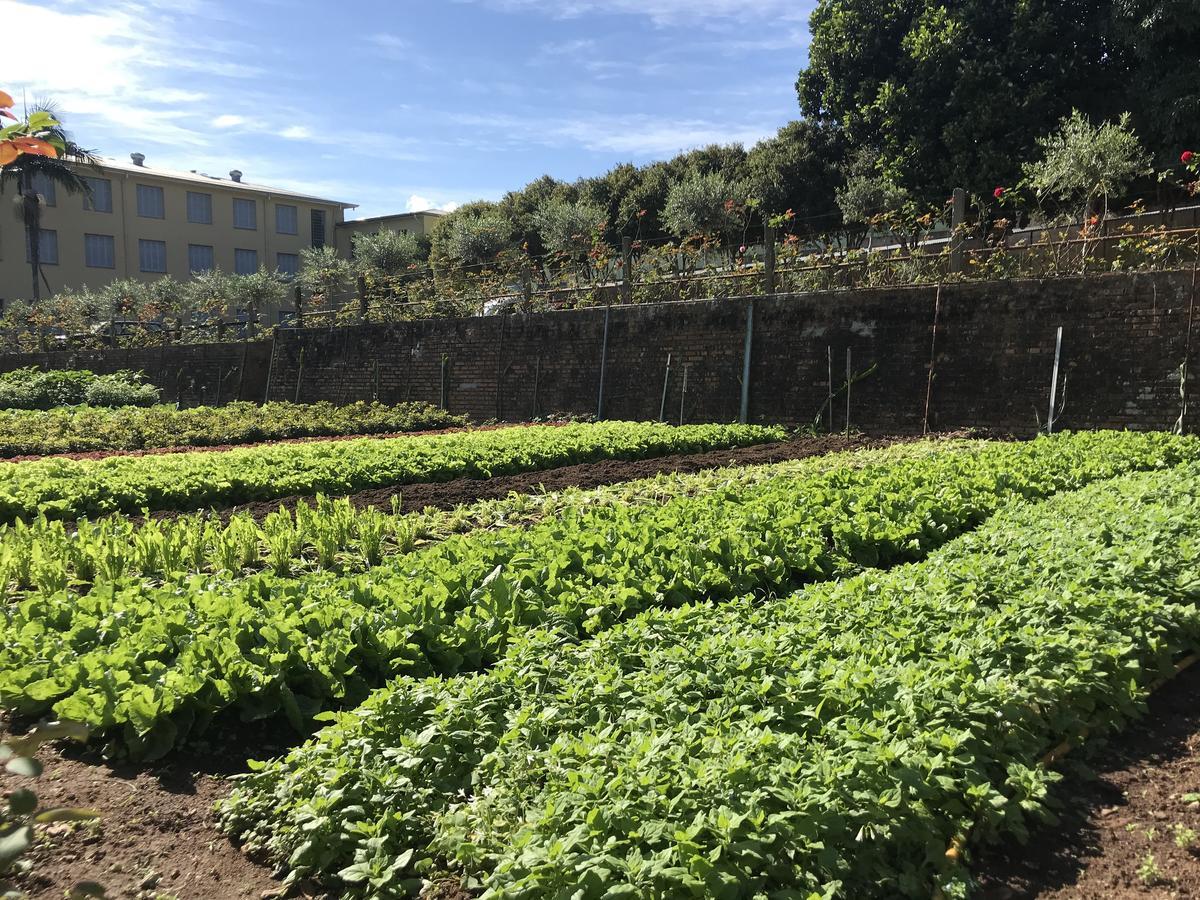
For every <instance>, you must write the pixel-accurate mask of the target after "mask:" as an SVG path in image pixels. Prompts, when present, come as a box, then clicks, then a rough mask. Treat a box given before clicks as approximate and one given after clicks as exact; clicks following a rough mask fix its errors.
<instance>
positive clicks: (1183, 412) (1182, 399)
mask: <svg viewBox="0 0 1200 900" xmlns="http://www.w3.org/2000/svg"><path fill="white" fill-rule="evenodd" d="M1195 252H1196V255H1195V257H1194V258H1193V259H1192V295H1191V299H1189V300H1188V323H1187V337H1186V338H1185V339H1184V342H1183V365H1182V366H1180V367H1179V421H1177V422H1176V423H1175V428H1174V431H1175V433H1176V434H1183V427H1184V421H1183V420H1184V419H1185V418H1186V417H1187V408H1188V360H1189V359H1190V358H1191V355H1192V320H1193V318H1194V316H1195V312H1196V272H1197V270H1198V269H1200V232H1197V233H1196V251H1195Z"/></svg>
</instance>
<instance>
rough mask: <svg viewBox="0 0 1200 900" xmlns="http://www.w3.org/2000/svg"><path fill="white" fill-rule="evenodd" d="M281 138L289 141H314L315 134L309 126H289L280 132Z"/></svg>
mask: <svg viewBox="0 0 1200 900" xmlns="http://www.w3.org/2000/svg"><path fill="white" fill-rule="evenodd" d="M279 136H280V137H284V138H287V139H288V140H289V141H307V140H312V136H313V133H312V129H311V128H309V127H308V126H307V125H289V126H288V127H287V128H285V129H283V131H281V132H279Z"/></svg>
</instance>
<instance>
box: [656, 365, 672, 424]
mask: <svg viewBox="0 0 1200 900" xmlns="http://www.w3.org/2000/svg"><path fill="white" fill-rule="evenodd" d="M670 381H671V354H670V353H668V354H667V370H666V372H664V373H663V392H662V403H660V404H659V405H658V421H660V422H665V421H667V385H668V384H669V383H670Z"/></svg>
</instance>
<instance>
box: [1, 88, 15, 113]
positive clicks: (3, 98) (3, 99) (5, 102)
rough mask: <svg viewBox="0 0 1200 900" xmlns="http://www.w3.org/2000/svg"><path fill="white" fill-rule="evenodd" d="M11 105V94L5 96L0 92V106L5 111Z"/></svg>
mask: <svg viewBox="0 0 1200 900" xmlns="http://www.w3.org/2000/svg"><path fill="white" fill-rule="evenodd" d="M12 105H13V98H12V94H7V93H5V92H4V91H0V106H3V107H4V108H5V109H8V108H9V107H10V106H12Z"/></svg>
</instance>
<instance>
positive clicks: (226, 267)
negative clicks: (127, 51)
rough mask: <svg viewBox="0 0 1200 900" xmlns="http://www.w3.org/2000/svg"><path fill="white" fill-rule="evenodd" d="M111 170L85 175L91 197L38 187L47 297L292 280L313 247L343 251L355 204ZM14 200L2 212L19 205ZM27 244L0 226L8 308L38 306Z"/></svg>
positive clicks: (133, 166) (128, 166)
mask: <svg viewBox="0 0 1200 900" xmlns="http://www.w3.org/2000/svg"><path fill="white" fill-rule="evenodd" d="M130 156H131V159H132V162H131V163H119V162H115V161H112V160H104V161H102V163H101V165H100V166H99V167H98V168H97V169H90V168H89V169H87V170H86V171H85V172H83V174H85V175H86V176H87V177H88V178H89V179H90V180H91V185H92V196H91V197H90V198H85V197H83V196H81V195H69V194H67V193H66V192H64V191H62V190H61V189H60V190H57V191H56V190H55V189H54V188H53V186H52V185H47V184H45V183H43V184H40V185H38V187H37V189H38V192H39V193H41V194H42V195H43V197H44V199H45V209H44V212H43V215H42V232H41V243H40V255H41V262H42V285H41V290H40V293H41V295H42V296H43V297H47V296H50V295H51V294H53V293H55V292H57V291H60V290H65V289H68V288H80V287H83V286H84V285H87V286H88V287H91V288H95V287H100V286H102V285H105V284H107V283H109V282H111V281H114V280H116V279H118V278H127V277H132V278H141V279H144V280H153V279H156V278H161V277H162V276H163V275H171V276H174V277H175V278H178V279H185V278H187V277H188V275H189V274H191V273H193V272H199V271H204V270H207V269H213V268H219V269H221V270H222V271H225V272H234V273H249V272H254V271H257V270H258V268H259V267H260V266H265V267H267V268H269V269H276V270H278V271H280V272H283V273H285V274H293V273H295V271H296V270H297V268H298V266H299V262H300V258H299V254H300V251H301V250H302V249H304V248H305V247H320V246H324V245H330V246H337V244H338V238H337V233H338V232H337V229H338V226H339V225H341V224H342V222H343V220H344V217H345V211H346V210H347V209H353V208H354V204H350V203H340V202H338V201H336V200H327V199H323V198H320V197H311V196H308V195H307V194H300V193H296V192H295V191H288V190H283V189H280V188H272V187H267V186H265V185H260V184H251V183H249V182H246V181H243V180H242V173H241V172H238V171H236V170H235V171H232V172H230V173H229V176H228V177H227V178H216V177H213V176H209V175H204V174H201V173H198V172H173V171H169V170H166V169H155V168H152V167H150V166H148V165H146V164H145V157H144V156H143V155H142V154H140V153H133V154H130ZM14 195H15V192H13V191H11V190H9V191H6V193H5V194H4V195H3V197H0V202H8V203H11V198H12V197H13V196H14ZM32 290H33V288H32V274H31V270H30V266H29V247H28V238H27V235H26V232H25V228H24V226H23V225H22V224H21V222H20V221H19V220H18V219H16V218H15V217H14V216H13V215H11V214H9V215H5V216H2V217H0V301H4V300H12V299H28V298H30V297H32Z"/></svg>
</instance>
